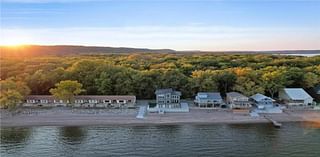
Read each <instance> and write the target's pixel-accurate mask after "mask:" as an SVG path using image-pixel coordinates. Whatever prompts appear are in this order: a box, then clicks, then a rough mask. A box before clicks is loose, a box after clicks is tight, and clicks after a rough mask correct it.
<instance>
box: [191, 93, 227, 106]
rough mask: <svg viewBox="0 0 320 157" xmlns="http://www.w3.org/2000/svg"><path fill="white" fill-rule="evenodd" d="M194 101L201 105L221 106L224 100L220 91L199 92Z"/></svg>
mask: <svg viewBox="0 0 320 157" xmlns="http://www.w3.org/2000/svg"><path fill="white" fill-rule="evenodd" d="M194 103H195V104H196V105H197V106H199V107H220V106H221V104H222V103H223V100H222V97H221V95H220V93H213V92H198V94H197V96H196V98H195V100H194Z"/></svg>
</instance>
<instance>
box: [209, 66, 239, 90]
mask: <svg viewBox="0 0 320 157" xmlns="http://www.w3.org/2000/svg"><path fill="white" fill-rule="evenodd" d="M214 78H215V80H216V82H217V86H218V89H219V91H220V92H222V94H225V93H227V92H229V91H230V90H231V89H232V87H233V86H234V84H235V83H236V80H237V76H236V75H235V73H233V72H230V71H229V70H221V71H220V70H219V71H217V72H216V74H215V75H214Z"/></svg>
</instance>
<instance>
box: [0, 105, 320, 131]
mask: <svg viewBox="0 0 320 157" xmlns="http://www.w3.org/2000/svg"><path fill="white" fill-rule="evenodd" d="M76 111H77V112H74V110H65V109H63V110H51V109H48V110H35V112H34V113H31V114H24V113H22V114H17V115H14V116H11V115H9V114H5V112H3V111H1V122H0V127H1V128H6V127H34V126H61V127H63V126H115V125H119V126H120V125H122V126H126V125H128V126H148V125H149V126H154V125H186V124H192V125H209V124H259V123H270V124H271V122H269V121H268V120H267V119H265V118H264V117H263V115H267V116H268V117H271V118H272V119H274V120H276V121H277V122H280V123H288V122H308V123H309V122H310V123H317V124H320V112H319V111H309V110H308V111H301V110H300V111H288V112H285V113H278V114H261V116H260V117H250V116H249V115H245V114H238V113H232V112H229V111H214V110H203V109H191V110H190V112H188V113H166V114H163V115H161V114H157V113H148V114H147V115H146V116H145V118H144V119H137V118H136V117H135V116H136V113H137V110H134V109H128V110H124V111H117V110H114V111H113V110H91V112H92V113H90V112H89V113H86V112H88V111H87V110H85V109H83V110H76ZM85 111H86V112H85ZM97 111H99V112H97ZM116 111H117V112H116ZM83 112H85V113H83Z"/></svg>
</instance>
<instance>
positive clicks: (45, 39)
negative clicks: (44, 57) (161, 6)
mask: <svg viewBox="0 0 320 157" xmlns="http://www.w3.org/2000/svg"><path fill="white" fill-rule="evenodd" d="M1 35H2V37H1V38H2V39H4V40H1V43H0V44H8V43H10V42H13V41H17V40H18V41H21V42H22V43H29V44H45V45H58V44H63V45H66V44H72V45H97V46H117V47H145V48H172V49H177V50H277V49H320V45H319V44H318V43H320V38H319V32H313V29H307V28H303V29H302V28H264V27H224V26H220V27H217V26H176V27H169V26H136V27H102V28H101V27H79V28H46V29H24V28H5V29H2V30H1Z"/></svg>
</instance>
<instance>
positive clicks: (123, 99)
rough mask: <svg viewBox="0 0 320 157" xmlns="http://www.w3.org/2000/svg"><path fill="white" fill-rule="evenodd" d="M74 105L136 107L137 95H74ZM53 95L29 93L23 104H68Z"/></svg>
mask: <svg viewBox="0 0 320 157" xmlns="http://www.w3.org/2000/svg"><path fill="white" fill-rule="evenodd" d="M74 99H75V100H74V103H73V104H72V105H73V106H74V107H134V104H135V102H136V96H132V95H79V96H75V97H74ZM67 103H68V102H63V101H62V100H58V99H56V98H54V97H53V96H52V95H29V96H27V97H26V99H25V103H24V104H23V106H30V107H31V106H33V107H35V106H47V107H54V106H66V104H67Z"/></svg>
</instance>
